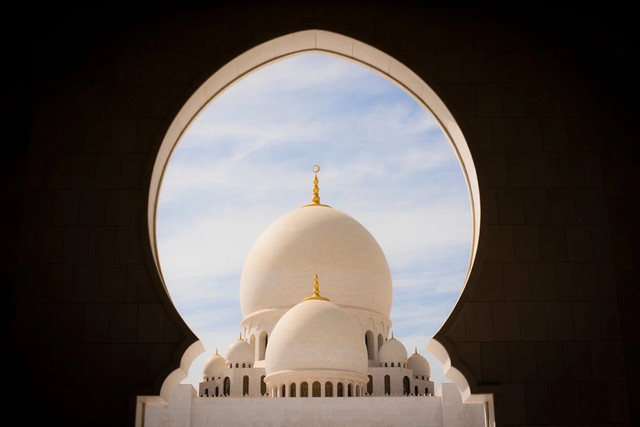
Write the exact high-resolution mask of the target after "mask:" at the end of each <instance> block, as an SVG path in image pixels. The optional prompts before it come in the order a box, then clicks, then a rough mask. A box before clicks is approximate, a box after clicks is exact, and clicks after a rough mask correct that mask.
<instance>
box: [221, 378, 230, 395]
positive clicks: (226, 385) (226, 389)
mask: <svg viewBox="0 0 640 427" xmlns="http://www.w3.org/2000/svg"><path fill="white" fill-rule="evenodd" d="M222 393H223V394H224V395H225V396H229V395H230V394H231V380H230V379H229V377H224V384H223V391H222Z"/></svg>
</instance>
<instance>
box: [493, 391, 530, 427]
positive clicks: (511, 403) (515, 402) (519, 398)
mask: <svg viewBox="0 0 640 427" xmlns="http://www.w3.org/2000/svg"><path fill="white" fill-rule="evenodd" d="M501 390H502V393H500V395H499V398H500V399H502V400H503V402H504V403H503V405H502V408H503V413H504V420H505V423H508V424H509V425H521V424H525V423H526V404H525V397H524V385H523V384H512V383H507V384H502V386H501Z"/></svg>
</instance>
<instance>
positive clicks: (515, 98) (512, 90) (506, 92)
mask: <svg viewBox="0 0 640 427" xmlns="http://www.w3.org/2000/svg"><path fill="white" fill-rule="evenodd" d="M500 91H501V95H502V99H501V101H502V111H503V115H504V116H508V117H518V116H520V117H521V116H525V115H526V114H527V113H526V111H527V89H526V87H524V86H522V85H512V84H503V85H500ZM513 142H514V147H516V140H515V139H514V141H513Z"/></svg>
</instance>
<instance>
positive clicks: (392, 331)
mask: <svg viewBox="0 0 640 427" xmlns="http://www.w3.org/2000/svg"><path fill="white" fill-rule="evenodd" d="M391 339H392V340H395V338H394V337H393V331H391Z"/></svg>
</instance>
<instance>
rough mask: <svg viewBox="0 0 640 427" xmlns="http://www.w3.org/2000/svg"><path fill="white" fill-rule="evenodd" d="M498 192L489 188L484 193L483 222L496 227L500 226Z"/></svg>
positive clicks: (482, 203)
mask: <svg viewBox="0 0 640 427" xmlns="http://www.w3.org/2000/svg"><path fill="white" fill-rule="evenodd" d="M497 193H498V190H496V189H494V188H488V189H487V190H486V191H483V192H482V196H481V197H482V201H481V202H480V205H481V206H482V208H481V209H482V222H483V223H486V224H491V225H496V224H500V220H499V218H498V196H497Z"/></svg>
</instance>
